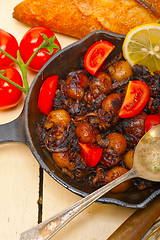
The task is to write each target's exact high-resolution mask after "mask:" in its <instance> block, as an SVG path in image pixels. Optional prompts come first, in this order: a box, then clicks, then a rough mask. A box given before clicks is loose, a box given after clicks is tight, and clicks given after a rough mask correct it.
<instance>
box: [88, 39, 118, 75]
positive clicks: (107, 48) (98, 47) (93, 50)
mask: <svg viewBox="0 0 160 240" xmlns="http://www.w3.org/2000/svg"><path fill="white" fill-rule="evenodd" d="M114 48H115V46H113V45H112V44H111V43H110V42H107V41H102V40H100V41H98V42H95V43H94V44H92V45H91V47H90V48H89V49H88V50H87V52H86V54H85V57H84V66H85V68H86V69H87V71H88V72H89V73H91V74H92V75H95V73H96V72H97V71H98V69H99V68H100V67H101V65H102V64H103V62H104V61H105V59H106V58H107V57H108V55H109V54H110V53H111V51H112V50H113V49H114Z"/></svg>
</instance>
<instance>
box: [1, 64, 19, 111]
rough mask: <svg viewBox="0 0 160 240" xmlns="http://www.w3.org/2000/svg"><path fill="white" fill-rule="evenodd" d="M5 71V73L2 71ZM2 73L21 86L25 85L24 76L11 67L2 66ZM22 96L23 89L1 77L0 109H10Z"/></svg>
mask: <svg viewBox="0 0 160 240" xmlns="http://www.w3.org/2000/svg"><path fill="white" fill-rule="evenodd" d="M3 70H4V71H5V72H4V74H3V73H2V72H3ZM0 73H1V74H3V76H4V77H7V78H8V79H10V80H12V81H13V82H15V83H17V84H18V85H20V86H23V81H22V77H21V75H20V74H19V72H18V71H17V70H16V69H15V68H13V67H11V66H7V67H1V68H0ZM21 97H22V91H21V90H20V89H18V88H17V87H15V86H13V85H12V84H11V83H8V82H7V81H5V80H3V79H2V78H0V109H1V110H2V109H8V108H11V107H14V106H16V105H17V104H18V103H19V101H20V100H21Z"/></svg>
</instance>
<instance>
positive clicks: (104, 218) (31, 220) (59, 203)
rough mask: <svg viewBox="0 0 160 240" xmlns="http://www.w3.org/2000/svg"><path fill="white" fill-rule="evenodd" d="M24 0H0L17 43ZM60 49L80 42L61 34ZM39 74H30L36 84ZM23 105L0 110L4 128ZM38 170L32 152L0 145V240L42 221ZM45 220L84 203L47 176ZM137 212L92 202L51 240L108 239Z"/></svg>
mask: <svg viewBox="0 0 160 240" xmlns="http://www.w3.org/2000/svg"><path fill="white" fill-rule="evenodd" d="M19 2H20V0H12V1H10V0H0V9H1V13H0V28H2V29H4V30H6V31H8V32H10V33H12V34H13V35H14V36H15V37H16V38H17V40H18V41H20V39H21V38H22V36H23V35H24V33H25V32H26V31H27V30H28V27H27V26H25V25H23V24H21V23H19V22H17V21H16V20H14V19H13V18H12V12H13V8H14V6H15V5H17V4H18V3H19ZM57 36H58V38H59V41H60V42H61V45H62V47H65V46H66V45H68V44H70V43H72V42H74V41H76V39H73V38H69V37H64V36H62V35H58V34H57ZM34 76H35V73H32V72H29V76H28V77H29V81H30V83H31V82H32V80H33V78H34ZM23 104H24V98H23V99H22V101H21V102H20V104H19V105H18V106H17V107H15V108H13V109H11V110H8V111H0V124H3V123H6V122H10V121H12V120H13V119H15V118H16V117H17V116H18V115H19V114H20V112H21V111H22V108H23ZM39 169H40V166H39V164H38V163H37V161H36V159H35V158H34V157H33V155H32V154H31V152H30V150H29V148H28V147H27V146H25V145H23V144H21V143H7V144H1V145H0V240H17V239H18V236H19V234H20V233H21V232H23V231H25V230H27V229H28V228H31V227H33V226H35V225H36V224H37V222H38V221H41V216H40V219H38V208H39V205H38V200H39V174H40V173H39ZM43 177H44V179H43V199H40V200H42V208H43V209H42V210H43V214H42V220H45V219H47V218H49V217H51V216H52V215H54V214H56V213H57V212H59V211H61V210H62V209H64V208H66V207H68V206H70V205H71V204H73V203H75V202H76V201H78V200H79V199H80V197H79V196H77V195H75V194H73V193H71V192H70V191H68V190H66V189H65V188H63V187H62V186H61V185H59V184H58V183H57V182H56V181H55V180H53V179H52V178H51V177H50V176H49V175H48V174H46V173H45V172H44V173H43ZM134 211H135V210H134V209H128V208H123V207H117V206H112V205H102V204H98V203H94V204H93V205H91V206H90V207H89V208H88V209H86V210H85V211H84V212H82V213H81V214H80V215H78V216H77V217H76V218H75V219H74V220H72V221H71V222H70V223H69V224H68V225H67V226H66V227H64V228H63V229H62V230H61V231H60V232H59V233H58V234H57V235H55V236H54V237H53V238H52V239H54V240H60V239H65V240H71V239H72V240H73V239H75V240H81V239H83V240H105V239H107V237H109V235H111V233H112V232H113V231H115V229H116V228H117V227H118V226H119V225H120V224H121V223H122V222H123V221H125V220H126V219H127V218H128V217H129V216H130V215H131V214H132V213H133V212H134Z"/></svg>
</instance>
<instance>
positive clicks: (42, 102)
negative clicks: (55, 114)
mask: <svg viewBox="0 0 160 240" xmlns="http://www.w3.org/2000/svg"><path fill="white" fill-rule="evenodd" d="M58 78H59V76H58V75H54V76H51V77H49V78H47V79H46V80H45V81H44V83H43V84H42V87H41V89H40V92H39V96H38V106H39V109H40V111H41V113H43V114H46V115H48V114H49V113H50V111H51V110H52V107H53V99H54V96H55V92H56V90H57V84H58Z"/></svg>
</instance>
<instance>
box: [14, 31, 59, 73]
mask: <svg viewBox="0 0 160 240" xmlns="http://www.w3.org/2000/svg"><path fill="white" fill-rule="evenodd" d="M42 33H44V34H45V35H46V36H47V37H48V38H50V37H53V36H55V34H54V33H53V32H52V31H51V30H50V29H48V28H46V27H41V26H40V27H33V28H31V29H29V30H28V31H27V32H26V34H25V35H24V36H23V38H22V40H21V42H20V46H19V51H20V55H21V58H22V59H23V61H24V63H26V62H27V61H28V60H29V58H30V57H31V55H32V54H33V53H34V51H35V50H36V49H37V48H38V47H39V46H40V45H41V43H42V42H43V40H44V39H43V36H42V35H41V34H42ZM54 44H57V45H58V46H59V49H61V46H60V43H59V42H58V40H57V38H56V39H55V41H54ZM56 51H57V49H55V48H54V50H53V53H52V54H48V53H49V51H48V50H47V49H41V50H40V51H39V52H38V53H37V54H36V56H35V57H34V58H33V59H32V61H31V63H30V64H29V67H30V68H31V69H32V70H34V71H39V70H40V69H41V68H42V67H43V65H44V64H45V63H46V62H47V61H48V60H49V59H50V58H51V57H52V56H53V55H54V54H55V52H56Z"/></svg>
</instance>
